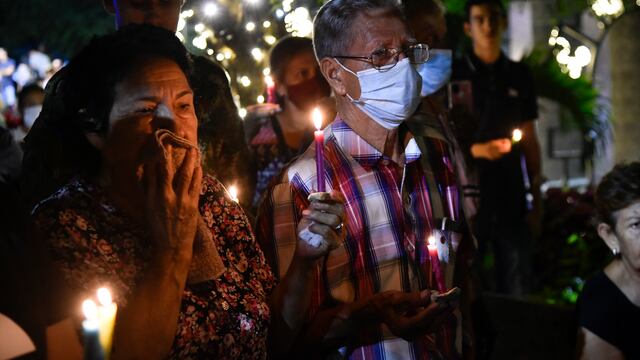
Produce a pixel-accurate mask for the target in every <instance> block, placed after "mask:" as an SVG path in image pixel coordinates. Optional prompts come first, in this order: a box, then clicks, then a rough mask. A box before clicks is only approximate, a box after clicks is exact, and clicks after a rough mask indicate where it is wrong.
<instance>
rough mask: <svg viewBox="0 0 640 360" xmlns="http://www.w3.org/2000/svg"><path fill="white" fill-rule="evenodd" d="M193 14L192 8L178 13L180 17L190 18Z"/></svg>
mask: <svg viewBox="0 0 640 360" xmlns="http://www.w3.org/2000/svg"><path fill="white" fill-rule="evenodd" d="M193 14H194V12H193V9H189V10H187V11H183V12H181V13H180V17H181V18H190V17H192V16H193Z"/></svg>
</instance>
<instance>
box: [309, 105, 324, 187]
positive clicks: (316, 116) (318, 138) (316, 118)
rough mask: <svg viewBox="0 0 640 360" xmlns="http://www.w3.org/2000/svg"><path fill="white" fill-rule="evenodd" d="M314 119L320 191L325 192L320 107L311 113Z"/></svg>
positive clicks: (317, 174)
mask: <svg viewBox="0 0 640 360" xmlns="http://www.w3.org/2000/svg"><path fill="white" fill-rule="evenodd" d="M311 118H312V119H313V125H314V126H315V127H316V131H314V132H313V135H314V137H315V140H316V176H317V182H318V192H325V190H326V188H325V184H324V132H322V130H320V128H321V127H322V113H321V112H320V109H318V108H314V109H313V112H312V113H311Z"/></svg>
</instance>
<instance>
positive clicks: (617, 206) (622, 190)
mask: <svg viewBox="0 0 640 360" xmlns="http://www.w3.org/2000/svg"><path fill="white" fill-rule="evenodd" d="M636 201H640V162H637V161H636V162H632V163H629V164H619V165H616V166H615V167H614V168H613V170H611V171H610V172H609V173H608V174H607V175H605V176H604V178H602V181H601V182H600V185H598V188H597V189H596V195H595V202H596V210H597V221H599V222H604V223H606V224H609V226H611V227H612V228H613V227H615V225H616V220H617V219H616V218H615V216H614V213H615V212H616V211H618V210H622V209H624V208H626V207H627V206H629V205H631V204H633V203H635V202H636Z"/></svg>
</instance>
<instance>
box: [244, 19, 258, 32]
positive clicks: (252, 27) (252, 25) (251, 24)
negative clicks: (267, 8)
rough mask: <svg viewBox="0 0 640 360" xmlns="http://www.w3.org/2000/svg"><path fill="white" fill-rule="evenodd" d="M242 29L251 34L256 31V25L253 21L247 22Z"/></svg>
mask: <svg viewBox="0 0 640 360" xmlns="http://www.w3.org/2000/svg"><path fill="white" fill-rule="evenodd" d="M244 28H245V29H247V31H249V32H251V31H253V30H255V29H256V23H254V22H253V21H249V22H248V23H247V25H245V27H244Z"/></svg>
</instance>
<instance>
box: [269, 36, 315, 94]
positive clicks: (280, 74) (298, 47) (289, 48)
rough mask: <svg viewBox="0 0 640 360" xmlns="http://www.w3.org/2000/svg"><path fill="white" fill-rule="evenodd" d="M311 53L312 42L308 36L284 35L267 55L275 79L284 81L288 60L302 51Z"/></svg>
mask: <svg viewBox="0 0 640 360" xmlns="http://www.w3.org/2000/svg"><path fill="white" fill-rule="evenodd" d="M306 52H308V53H310V54H311V55H313V42H312V41H311V39H309V38H304V37H294V36H285V37H283V38H282V39H280V41H278V42H277V43H276V44H275V45H274V46H273V48H272V49H271V54H270V55H269V67H270V68H271V72H272V73H273V74H274V75H275V79H276V80H278V81H279V82H281V83H282V82H284V77H285V75H286V74H285V72H286V71H287V66H288V65H289V62H290V61H291V60H292V59H293V58H295V57H296V56H298V55H300V54H303V53H306Z"/></svg>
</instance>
